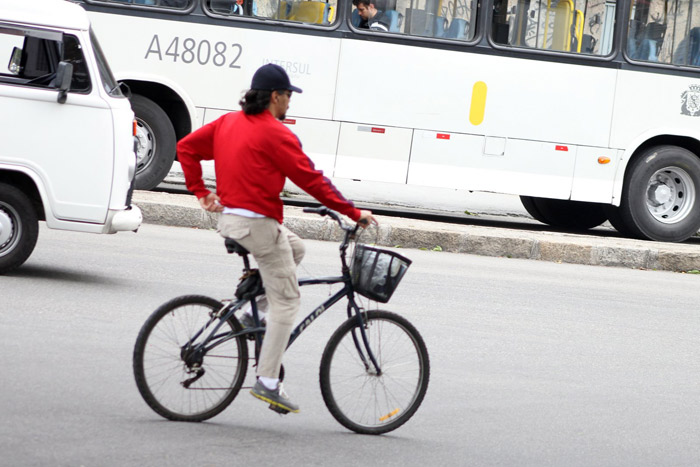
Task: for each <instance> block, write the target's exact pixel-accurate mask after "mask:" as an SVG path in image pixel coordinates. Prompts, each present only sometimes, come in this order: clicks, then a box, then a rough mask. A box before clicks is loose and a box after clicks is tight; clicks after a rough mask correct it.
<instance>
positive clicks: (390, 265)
mask: <svg viewBox="0 0 700 467" xmlns="http://www.w3.org/2000/svg"><path fill="white" fill-rule="evenodd" d="M410 265H411V260H410V259H408V258H406V257H404V256H401V255H400V254H398V253H394V252H393V251H389V250H382V249H380V248H373V247H370V246H367V245H362V244H358V245H356V246H355V252H354V254H353V258H352V265H351V267H350V276H351V278H352V285H353V288H354V289H355V292H357V293H359V294H360V295H362V296H364V297H367V298H369V299H370V300H374V301H377V302H380V303H386V302H388V301H389V299H390V298H391V296H392V295H393V293H394V290H396V287H398V285H399V282H401V279H402V278H403V275H404V274H406V270H408V267H409V266H410Z"/></svg>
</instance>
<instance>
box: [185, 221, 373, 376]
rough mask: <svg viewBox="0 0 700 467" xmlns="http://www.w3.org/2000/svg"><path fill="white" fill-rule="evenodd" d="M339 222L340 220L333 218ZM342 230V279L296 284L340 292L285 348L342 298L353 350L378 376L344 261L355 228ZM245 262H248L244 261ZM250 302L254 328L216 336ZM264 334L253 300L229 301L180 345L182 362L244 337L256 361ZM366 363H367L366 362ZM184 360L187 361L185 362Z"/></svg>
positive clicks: (311, 316)
mask: <svg viewBox="0 0 700 467" xmlns="http://www.w3.org/2000/svg"><path fill="white" fill-rule="evenodd" d="M336 220H337V221H338V222H339V223H340V220H339V219H336ZM341 227H342V228H343V230H344V231H345V238H344V240H343V242H342V243H341V246H340V258H341V263H342V273H343V275H342V276H333V277H321V278H314V279H300V280H299V281H298V283H299V286H300V287H304V286H308V285H321V284H329V285H332V284H339V283H343V288H342V289H340V290H339V291H338V292H336V293H335V294H333V295H332V296H331V297H329V298H328V299H327V300H325V301H324V302H323V303H322V304H321V305H319V306H317V307H316V308H315V309H314V310H313V311H311V313H309V314H308V315H307V316H306V317H305V318H304V319H303V320H302V321H301V322H300V323H299V324H298V325H297V326H296V327H295V328H294V330H293V331H292V333H291V335H290V337H289V343H288V344H287V348H289V347H290V346H291V345H292V344H293V343H294V341H296V340H297V338H298V337H299V336H300V335H301V333H302V332H304V330H306V329H307V328H308V327H309V326H310V325H311V323H313V322H314V321H315V320H316V319H317V318H318V317H319V316H321V315H322V314H323V313H325V312H326V310H328V309H329V308H331V307H332V306H334V305H335V304H336V303H338V302H339V301H340V300H342V299H343V298H344V297H346V298H347V299H348V305H347V315H348V318H351V317H352V316H353V313H354V315H355V317H356V319H357V321H358V329H359V331H360V337H361V340H362V344H363V345H360V340H359V339H358V336H357V334H356V333H355V331H353V341H354V343H355V347H356V349H357V351H358V354H359V356H360V359H361V360H362V362H363V364H364V365H365V369H366V370H369V369H370V363H371V366H373V367H374V369H375V371H376V374H377V375H381V374H382V372H381V368H380V367H379V364H378V362H377V360H376V358H375V356H374V353H373V352H372V349H371V348H370V345H369V340H368V338H367V333H366V331H365V323H364V320H363V318H362V309H361V308H360V307H359V306H358V305H357V303H356V301H355V292H354V288H353V285H352V279H351V277H350V268H349V267H348V265H347V261H346V258H345V257H346V252H347V248H348V244H349V241H350V240H351V239H352V238H353V236H354V235H355V232H356V228H347V227H343V226H342V224H341ZM246 263H247V262H246ZM248 302H250V304H251V308H252V311H253V318H254V321H255V328H253V329H244V330H243V331H240V332H228V333H225V334H217V332H218V330H219V328H220V327H221V326H222V325H223V323H224V322H226V321H227V320H228V319H230V318H232V317H233V316H234V314H235V312H236V311H238V310H239V309H241V307H242V306H243V305H244V304H245V303H248ZM216 319H218V320H219V323H217V325H216V326H215V327H214V329H213V330H212V331H211V332H210V333H209V336H208V337H207V338H205V339H204V340H203V341H202V342H200V343H199V344H196V345H195V346H193V347H192V346H191V344H192V342H194V341H196V340H197V338H198V337H199V336H201V335H202V333H203V332H204V331H205V329H206V328H208V327H209V326H210V325H211V324H212V322H213V321H214V320H216ZM264 333H265V329H264V328H263V327H262V326H261V325H260V320H259V316H258V309H257V304H256V301H255V299H254V298H253V299H240V300H237V301H236V302H229V303H227V304H225V305H224V307H223V308H222V309H221V310H219V311H217V312H216V313H214V314H213V315H212V318H211V320H210V321H209V322H208V323H207V324H206V325H205V326H204V327H203V328H202V329H201V330H200V331H199V332H197V333H196V334H195V335H194V336H193V337H192V339H191V340H190V342H188V344H186V345H185V346H183V348H182V355H183V359H185V360H186V359H187V357H188V356H192V357H203V356H204V355H206V354H207V353H208V352H209V351H211V350H212V349H214V348H216V347H217V346H219V345H221V344H223V343H224V342H227V341H229V340H231V339H235V338H237V337H239V336H246V335H252V336H253V337H254V338H255V340H256V355H255V359H256V360H257V359H258V357H259V355H258V352H259V349H260V348H261V345H262V338H263V335H264ZM362 347H364V350H365V352H366V355H365V353H363V351H362ZM368 360H369V361H368ZM186 361H187V360H186Z"/></svg>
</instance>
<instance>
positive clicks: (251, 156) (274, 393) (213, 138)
mask: <svg viewBox="0 0 700 467" xmlns="http://www.w3.org/2000/svg"><path fill="white" fill-rule="evenodd" d="M292 92H298V93H301V92H302V91H301V89H299V88H297V87H295V86H292V84H291V83H290V81H289V77H288V76H287V73H286V72H285V71H284V69H283V68H282V67H280V66H278V65H274V64H267V65H263V66H262V67H260V68H259V69H258V70H257V71H256V72H255V74H254V75H253V80H252V83H251V86H250V90H249V91H247V92H246V94H245V96H244V97H243V99H241V101H240V102H239V104H240V105H241V108H242V109H243V112H231V113H228V114H226V115H224V116H222V117H220V118H219V119H217V120H215V121H213V122H211V123H209V124H207V125H205V126H203V127H202V128H200V129H199V130H197V131H195V132H193V133H191V134H190V135H188V136H186V137H185V138H183V139H182V140H181V141H180V142H179V143H178V145H177V156H178V160H179V161H180V164H181V165H182V170H183V172H184V174H185V183H186V185H187V189H188V190H190V191H191V192H192V193H194V195H195V196H196V197H197V198H198V200H199V203H200V205H201V206H202V208H203V209H205V210H207V211H210V212H219V213H222V215H221V216H220V217H219V227H218V231H219V233H220V234H221V235H222V236H223V237H228V238H233V239H234V240H236V242H238V243H240V244H241V245H242V246H243V247H244V248H246V249H247V250H248V251H250V253H251V254H252V255H253V257H254V258H255V260H256V262H257V263H258V268H259V271H260V274H261V276H262V279H263V283H264V284H265V294H266V296H267V300H268V302H269V306H270V310H269V313H268V315H269V316H268V317H267V324H266V326H267V329H266V332H265V339H264V341H263V345H262V349H261V353H260V360H259V363H258V368H257V376H258V378H257V381H256V383H255V385H254V386H253V389H251V394H253V396H255V397H256V398H258V399H261V400H263V401H265V402H267V403H269V404H271V405H273V406H275V407H279V408H281V409H284V410H287V411H289V412H295V413H296V412H299V407H298V405H296V404H295V403H293V402H292V401H291V400H290V399H289V397H288V396H287V395H286V394H285V393H284V391H283V389H282V385H281V383H280V382H279V372H280V366H281V364H282V356H283V355H284V351H285V349H286V347H287V343H288V341H289V336H290V334H291V332H292V328H293V325H294V318H295V316H296V314H297V312H298V310H299V298H300V295H299V287H298V284H297V277H296V266H297V265H298V264H299V262H300V261H301V260H302V258H303V257H304V245H303V243H302V241H301V239H300V238H299V237H298V236H297V235H295V234H294V233H292V232H291V231H289V230H288V229H287V228H285V227H284V226H283V225H282V222H283V204H282V200H281V199H280V196H279V195H280V192H281V191H282V189H283V187H284V182H285V179H286V178H289V179H290V180H291V181H292V182H294V183H295V184H296V185H297V186H299V187H300V188H301V189H303V190H304V191H306V192H307V193H309V194H310V195H312V196H313V197H314V198H316V199H317V200H318V201H320V202H321V203H323V204H324V205H326V206H328V207H329V208H331V209H334V210H336V211H339V212H341V213H342V214H345V215H346V216H348V217H350V218H351V219H353V220H354V221H356V222H358V223H359V224H360V225H362V226H367V225H369V223H371V222H375V223H376V220H375V218H374V217H373V216H372V212H371V211H365V210H359V209H357V208H355V206H354V205H353V203H352V202H350V201H348V200H346V199H345V198H344V197H343V196H342V195H341V194H340V192H339V191H338V190H337V189H336V188H335V186H334V185H333V184H332V183H331V181H330V180H328V179H327V178H326V177H324V176H323V172H321V171H319V170H316V169H315V168H314V164H313V162H312V161H311V160H310V159H309V158H308V156H306V154H304V152H303V151H302V149H301V144H300V142H299V139H298V138H297V137H296V135H294V133H292V132H291V131H290V130H289V129H288V128H287V127H286V126H285V125H284V124H282V123H281V120H284V118H285V116H286V113H287V110H288V109H289V100H290V98H291V96H292ZM212 159H213V160H214V169H215V173H216V194H215V193H212V192H210V191H209V190H208V189H207V188H206V187H205V185H204V181H203V180H202V167H201V164H200V162H201V161H202V160H212Z"/></svg>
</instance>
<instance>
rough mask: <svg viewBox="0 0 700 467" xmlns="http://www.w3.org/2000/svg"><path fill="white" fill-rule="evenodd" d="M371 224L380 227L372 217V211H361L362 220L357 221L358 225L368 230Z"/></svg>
mask: <svg viewBox="0 0 700 467" xmlns="http://www.w3.org/2000/svg"><path fill="white" fill-rule="evenodd" d="M370 224H375V225H379V222H378V221H377V219H375V217H374V216H373V215H372V211H365V210H364V209H363V210H360V218H359V219H358V220H357V225H359V226H360V227H362V228H363V229H366V228H367V227H369V226H370Z"/></svg>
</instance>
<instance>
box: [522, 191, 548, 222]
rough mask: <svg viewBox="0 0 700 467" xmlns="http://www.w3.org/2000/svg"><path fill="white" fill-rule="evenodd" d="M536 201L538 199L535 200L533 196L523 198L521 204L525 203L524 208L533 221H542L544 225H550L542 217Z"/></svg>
mask: <svg viewBox="0 0 700 467" xmlns="http://www.w3.org/2000/svg"><path fill="white" fill-rule="evenodd" d="M536 199H538V198H533V197H532V196H521V197H520V202H521V203H523V207H524V208H525V210H526V211H527V213H528V214H530V215H531V216H532V218H533V219H535V220H536V221H540V222H542V223H543V224H549V221H548V220H547V219H546V218H545V217H544V216H543V215H542V213H541V212H540V210H539V208H538V207H537V205H536V204H535V200H536Z"/></svg>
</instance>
